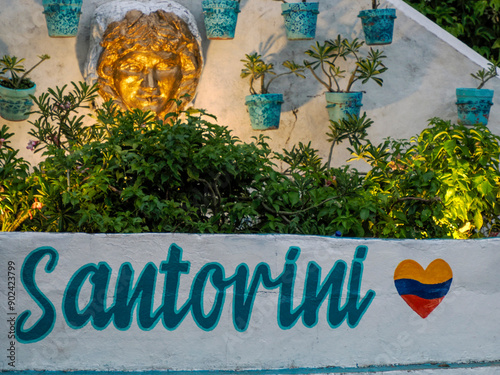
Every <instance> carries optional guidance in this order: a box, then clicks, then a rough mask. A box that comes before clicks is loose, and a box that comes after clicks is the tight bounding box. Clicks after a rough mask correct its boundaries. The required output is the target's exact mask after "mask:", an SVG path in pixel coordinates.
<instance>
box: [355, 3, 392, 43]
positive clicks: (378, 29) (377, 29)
mask: <svg viewBox="0 0 500 375" xmlns="http://www.w3.org/2000/svg"><path fill="white" fill-rule="evenodd" d="M379 5H380V1H379V0H372V9H366V10H362V11H361V12H359V14H358V17H359V18H361V24H362V25H363V31H364V33H365V41H366V44H368V45H369V46H371V45H383V44H391V43H392V36H393V33H394V20H395V19H396V9H393V8H379Z"/></svg>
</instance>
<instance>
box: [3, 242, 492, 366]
mask: <svg viewBox="0 0 500 375" xmlns="http://www.w3.org/2000/svg"><path fill="white" fill-rule="evenodd" d="M173 244H175V246H177V247H178V248H180V249H182V261H183V262H189V269H188V270H187V271H186V272H184V273H182V274H180V276H179V289H178V290H179V292H178V296H177V309H178V311H179V310H182V308H183V305H184V303H185V302H186V301H188V300H191V301H193V300H196V297H193V296H196V293H195V292H196V290H197V289H196V287H194V286H193V285H194V281H193V280H196V279H197V278H198V276H197V274H198V272H199V271H200V270H201V269H203V268H204V267H205V266H206V265H207V264H212V265H213V264H217V265H216V267H218V268H219V269H223V270H224V275H223V276H224V278H226V279H229V278H231V277H232V276H233V274H235V272H236V270H237V269H239V268H238V267H239V266H240V265H242V264H246V267H247V269H248V273H249V279H251V277H252V275H253V274H254V272H255V269H256V268H257V267H258V266H259V265H262V264H267V265H268V267H269V270H270V277H272V278H273V279H276V278H278V277H279V276H280V275H282V272H283V271H284V267H285V258H286V256H287V253H288V251H289V250H290V248H291V247H294V248H298V249H300V253H299V254H297V256H296V257H295V261H294V262H293V261H292V262H291V263H292V264H293V263H295V264H296V274H295V276H290V278H288V277H287V278H285V279H286V280H287V281H286V283H288V281H290V280H291V283H292V285H293V288H294V289H293V294H292V305H293V308H294V309H296V308H298V306H300V305H301V304H302V303H304V301H305V300H309V301H310V297H307V298H305V299H304V285H305V284H306V280H308V279H309V277H310V275H311V271H310V269H309V267H310V265H312V264H315V265H316V266H317V267H320V268H321V274H320V282H321V283H324V282H325V280H326V279H327V275H328V274H329V272H330V271H331V270H332V269H334V268H335V267H336V265H337V264H339V263H343V262H344V263H345V266H346V268H345V276H343V275H342V274H340V276H341V277H340V278H339V279H337V280H336V282H335V283H334V287H333V288H334V289H335V287H339V286H340V285H341V284H340V283H342V291H341V298H342V299H341V303H340V305H341V306H345V305H344V304H345V303H346V298H347V293H348V290H350V289H351V287H352V286H353V285H356V282H355V278H353V277H352V275H355V272H354V271H353V269H354V266H353V258H354V257H355V254H356V251H357V249H360V247H363V246H364V247H366V248H367V252H366V257H365V259H364V260H360V264H362V267H363V270H362V273H358V275H359V283H360V284H359V285H360V287H359V293H358V294H357V295H355V298H356V299H357V300H358V303H357V308H359V309H360V310H361V312H362V315H360V316H359V317H358V318H357V319H355V321H351V322H350V324H348V321H347V320H344V321H342V322H341V323H340V324H339V325H338V326H335V325H333V326H332V324H330V323H331V321H330V322H329V318H328V311H330V308H331V309H332V311H335V310H336V309H337V307H336V306H337V305H336V301H335V299H334V300H333V301H332V306H329V305H328V301H329V298H330V297H329V296H328V297H327V298H326V299H325V301H324V302H323V303H322V304H321V305H320V308H319V310H318V314H317V321H316V324H312V325H311V326H310V327H309V326H307V325H306V323H305V321H304V320H302V318H299V319H298V321H297V322H296V323H295V324H294V325H291V326H288V327H283V326H280V325H279V316H280V311H281V310H283V311H285V310H286V306H284V305H283V304H282V303H281V302H280V301H281V300H280V296H282V295H285V294H286V293H285V291H284V290H285V289H281V287H279V288H275V289H273V288H267V289H266V288H264V286H263V285H262V284H260V285H259V287H258V289H257V293H256V297H255V301H254V304H253V305H252V307H251V308H250V311H251V315H250V318H249V320H248V327H247V329H245V330H243V331H238V330H237V329H236V328H235V324H234V318H233V312H234V307H233V297H234V296H235V294H237V293H236V291H235V289H234V286H233V285H230V286H228V287H227V288H225V289H224V291H225V299H224V301H223V304H222V309H221V310H220V311H221V314H220V319H219V320H218V321H217V323H216V324H214V325H212V326H211V327H210V328H207V327H205V329H202V327H201V326H200V325H199V324H197V323H196V322H195V314H194V313H193V311H194V308H190V311H189V312H188V313H187V315H186V317H185V319H184V320H182V322H180V324H179V325H178V326H177V327H174V328H173V327H170V328H169V329H167V328H165V327H164V326H163V324H162V322H161V321H158V322H157V324H155V325H153V326H151V327H143V328H142V329H141V328H140V326H139V325H138V321H137V316H138V314H139V312H138V310H139V306H142V302H140V301H139V300H140V299H139V300H138V302H137V305H135V306H134V307H133V308H132V313H133V320H132V322H131V324H130V326H129V327H125V328H123V327H121V329H118V328H117V327H118V326H117V325H116V313H115V315H114V317H112V320H111V321H108V323H109V324H107V325H106V326H105V327H104V328H103V327H98V326H96V325H94V323H95V322H82V323H79V324H80V326H74V325H73V326H71V325H70V319H69V318H68V316H69V315H70V314H69V313H68V311H69V310H68V309H67V308H66V307H65V306H66V302H67V301H68V300H70V297H68V296H69V294H70V293H69V292H70V291H75V290H77V291H78V293H79V297H78V298H77V300H78V308H79V310H80V313H82V314H83V313H84V312H87V311H90V312H91V313H96V314H97V315H96V316H98V315H99V314H101V313H102V308H101V309H99V308H98V306H97V305H95V304H94V305H91V306H90V307H89V305H88V303H89V300H90V298H91V296H93V298H94V302H99V301H104V303H105V306H106V307H105V308H104V309H105V310H106V309H109V308H111V307H112V306H114V304H115V303H116V302H117V301H118V300H119V298H118V297H116V298H115V293H116V291H118V293H121V292H123V291H124V290H125V291H128V288H126V287H124V285H123V284H120V285H121V286H117V284H118V283H117V278H118V273H119V270H120V267H124V266H129V267H131V268H133V270H134V274H133V275H132V285H133V286H135V285H136V284H135V283H136V282H137V280H138V279H139V278H140V277H141V275H142V272H143V270H144V269H145V268H146V267H153V271H154V272H153V274H154V275H155V276H156V280H155V287H156V289H155V291H154V294H153V301H154V302H153V310H155V311H156V309H158V308H159V307H160V306H161V305H162V304H164V302H163V301H164V299H163V298H165V295H166V294H169V293H172V292H175V289H172V288H165V283H166V278H167V276H166V272H165V271H163V272H159V271H158V270H161V269H162V262H165V261H166V260H167V259H170V256H171V255H172V254H173V250H172V249H173V247H172V246H173ZM499 246H500V239H497V238H493V239H484V240H467V241H456V240H427V241H426V240H424V241H418V240H405V241H394V240H374V239H344V238H329V237H319V236H292V235H193V234H142V235H105V234H98V235H90V234H43V233H1V234H0V265H1V267H0V280H1V282H2V283H3V287H2V288H0V318H1V319H2V321H3V323H2V324H1V325H0V329H1V330H0V348H1V350H2V352H3V354H2V356H0V370H14V368H13V367H12V366H10V364H9V363H10V362H11V361H12V359H11V358H9V357H7V356H6V355H5V354H6V353H11V351H12V349H11V350H10V351H9V349H10V348H11V347H12V346H13V347H14V349H13V350H14V361H15V363H14V364H15V366H16V367H15V370H48V371H66V370H94V371H113V370H115V371H116V370H126V371H149V370H173V371H182V370H184V371H194V370H200V371H216V370H225V371H236V370H240V371H244V370H251V369H256V370H261V369H274V370H275V371H276V372H275V373H276V374H292V373H295V374H305V373H338V372H342V371H345V372H346V373H348V372H354V370H355V369H356V368H358V367H359V368H364V370H360V371H361V372H370V373H373V371H374V370H378V371H377V372H378V373H380V374H385V373H388V374H389V373H390V374H395V375H396V374H397V375H399V374H403V373H408V372H406V371H414V374H419V375H420V374H421V375H425V374H442V373H444V374H453V375H456V374H478V375H479V374H480V375H484V374H496V373H499V372H500V367H499V366H500V357H499V352H498V348H499V345H500V338H499V335H498V334H499V332H500V315H499V314H498V311H499V309H500V292H499V289H498V285H499V283H500V274H499V273H498V269H499V267H500V253H499V252H498V248H499ZM42 248H43V249H47V248H49V249H51V250H50V251H52V257H51V256H50V255H49V254H48V253H47V254H45V255H44V256H43V257H41V260H40V262H39V263H36V262H35V263H32V261H33V259H34V258H33V256H34V254H38V251H41V250H40V249H42ZM44 251H45V250H44ZM408 259H412V260H414V261H416V262H417V263H419V264H420V265H421V267H422V268H423V269H426V268H427V267H428V265H429V264H430V263H431V262H433V261H434V260H436V259H442V260H444V261H445V262H446V263H447V264H448V265H449V267H450V268H451V271H452V283H451V287H450V288H449V290H448V292H447V293H446V294H445V296H444V299H443V300H442V301H441V303H440V304H439V305H438V306H437V307H436V308H435V310H433V311H432V312H431V313H430V315H428V316H427V317H426V318H421V317H420V316H419V315H417V314H416V313H415V311H413V310H412V309H411V308H410V307H409V305H407V304H406V303H405V301H404V300H403V299H402V297H401V296H400V293H398V290H397V289H396V286H395V281H394V278H395V276H394V274H395V270H396V268H397V267H399V266H400V264H402V262H405V261H407V260H408ZM49 261H53V262H54V263H53V264H50V263H49ZM337 262H338V263H337ZM30 264H31V266H33V267H32V268H31V271H30V267H29V265H30ZM9 266H11V267H12V269H10V270H9V269H8V267H9ZM85 266H91V267H92V266H93V267H101V268H102V269H109V270H110V276H109V279H107V278H106V277H103V278H101V279H100V281H99V280H97V279H96V278H95V276H96V275H98V274H100V273H96V272H90V273H88V274H86V276H88V277H90V279H89V278H88V277H86V278H83V279H82V280H81V282H78V283H76V284H73V285H72V286H70V285H71V283H74V282H75V280H76V279H77V278H76V275H77V273H78V271H79V270H82V268H83V267H85ZM33 270H34V272H33ZM9 271H10V272H11V273H10V274H9V273H8V272H9ZM334 272H335V271H334ZM211 275H212V274H211ZM425 275H427V276H425V277H428V279H427V281H424V279H422V278H421V279H420V280H421V281H424V282H425V283H430V280H431V279H430V277H431V276H434V277H438V278H439V277H441V276H443V274H441V273H440V272H438V271H435V272H431V271H430V270H428V271H427V273H426V274H425ZM429 275H430V276H429ZM30 276H33V280H34V282H33V281H30ZM9 277H11V278H10V279H9ZM91 280H92V281H91ZM214 280H215V279H214V276H211V277H208V279H207V281H206V285H205V289H204V292H203V293H204V294H203V301H204V312H205V314H207V315H208V314H209V313H210V309H211V306H212V305H213V304H214V300H215V299H216V294H215V290H216V289H215V287H214V285H217V281H215V282H214ZM8 282H10V283H8ZM103 282H105V283H108V282H109V285H108V289H107V291H106V290H105V289H104V288H103V287H98V286H96V287H92V283H94V284H96V285H101V286H102V285H103V284H102V283H103ZM438 282H439V281H438ZM214 283H215V284H214ZM34 284H36V288H38V290H39V292H40V293H42V294H43V296H45V297H43V298H42V297H40V296H39V294H38V292H37V290H36V289H35V288H34ZM250 284H251V282H250V281H248V283H247V286H249V285H250ZM284 284H285V282H283V283H282V284H281V285H282V287H283V288H284V286H283V285H284ZM169 285H170V284H169ZM7 286H9V288H7ZM353 290H354V289H353ZM167 292H168V293H167ZM372 294H373V296H372V297H370V295H372ZM130 295H131V293H130ZM10 296H15V297H14V298H10ZM123 298H125V297H124V296H123V295H122V299H121V302H122V303H124V301H125V300H124V299H123ZM129 298H130V297H129ZM141 299H144V300H146V301H147V295H145V294H142V295H141ZM365 299H366V300H368V302H369V303H367V304H366V306H364V307H361V306H362V305H363V304H364V303H366V302H364V301H365ZM47 300H48V301H50V303H51V304H52V306H53V311H54V312H55V316H54V319H52V320H50V319H49V323H47V325H45V328H46V330H45V335H44V336H42V337H37V338H34V339H33V342H24V343H23V342H20V341H22V340H18V341H15V342H14V343H12V340H13V339H12V338H8V335H9V333H10V328H9V327H10V325H9V319H10V318H11V317H16V318H17V319H20V317H21V316H22V315H25V314H26V312H27V311H29V312H30V313H31V315H30V316H29V317H28V319H27V320H26V321H25V323H24V324H23V326H22V328H23V329H24V330H25V331H31V330H32V329H33V327H34V326H35V325H37V324H38V322H39V320H44V319H45V318H42V312H43V311H45V312H48V310H49V308H48V307H47V305H48V303H47ZM8 301H14V302H13V304H10V305H9V304H8ZM42 306H43V307H42ZM89 309H90V310H89ZM122 310H123V309H122ZM63 312H64V313H63ZM349 316H350V315H348V318H349ZM6 323H7V324H6ZM50 323H53V324H52V325H51V324H50ZM17 329H19V327H18V328H17ZM17 332H18V333H19V330H18V331H17ZM39 332H42V331H39ZM18 338H19V336H18ZM25 341H26V340H25ZM27 341H29V340H27ZM443 365H444V366H443ZM367 366H372V367H371V368H368V367H367ZM473 368H474V369H473ZM396 370H397V371H396ZM393 371H395V372H393ZM356 372H357V371H356ZM267 373H269V372H267Z"/></svg>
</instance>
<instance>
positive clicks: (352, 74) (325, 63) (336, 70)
mask: <svg viewBox="0 0 500 375" xmlns="http://www.w3.org/2000/svg"><path fill="white" fill-rule="evenodd" d="M363 45H364V42H363V41H359V40H358V39H357V38H355V39H353V40H352V41H350V40H348V39H347V38H342V36H341V35H338V36H337V39H332V40H327V41H325V42H324V43H323V44H320V43H319V42H316V44H314V45H312V46H311V47H310V49H308V50H307V51H306V52H305V53H306V55H307V56H309V57H310V58H311V59H312V61H309V60H305V61H304V65H305V66H306V67H307V68H308V69H309V70H310V71H311V73H312V75H313V76H314V78H316V79H317V80H318V82H320V83H321V84H322V85H323V86H324V87H325V88H326V89H327V90H328V91H329V92H351V89H352V86H353V84H354V83H355V82H357V81H361V83H362V84H365V83H367V82H368V81H369V80H373V81H374V82H375V83H377V84H378V85H379V86H382V84H383V80H382V79H381V78H380V77H379V75H380V74H382V73H384V72H385V71H386V70H387V67H386V66H385V65H384V64H383V62H382V60H383V59H384V58H386V56H385V55H384V53H383V51H379V50H374V49H373V48H370V50H369V51H368V53H367V55H366V57H363V56H362V55H361V53H360V50H361V47H363ZM341 61H349V63H350V64H352V65H351V66H352V68H350V69H349V71H347V72H346V70H342V68H341V67H340V65H339V64H340V63H341ZM345 73H347V77H348V82H347V85H346V86H345V89H344V90H342V89H341V88H340V84H339V80H340V79H342V78H345V77H346V76H345Z"/></svg>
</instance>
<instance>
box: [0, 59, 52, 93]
mask: <svg viewBox="0 0 500 375" xmlns="http://www.w3.org/2000/svg"><path fill="white" fill-rule="evenodd" d="M38 57H39V59H40V61H38V62H37V63H36V64H35V65H34V66H33V67H31V68H30V69H28V70H26V69H25V68H24V65H23V64H22V63H23V62H24V59H18V58H17V57H16V56H9V55H4V56H3V57H2V59H0V74H2V75H3V76H2V77H0V85H2V86H4V87H7V88H10V89H28V88H30V87H33V86H34V85H35V84H34V83H33V82H32V81H31V80H30V79H29V77H28V74H30V73H31V72H32V71H33V69H35V68H36V67H37V66H38V65H40V64H41V63H42V62H44V61H45V60H48V59H50V56H49V55H41V56H38ZM5 73H9V75H8V76H5V75H4V74H5Z"/></svg>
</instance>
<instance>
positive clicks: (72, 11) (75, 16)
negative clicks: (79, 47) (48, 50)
mask: <svg viewBox="0 0 500 375" xmlns="http://www.w3.org/2000/svg"><path fill="white" fill-rule="evenodd" d="M43 9H44V11H43V13H44V14H45V20H46V22H47V29H48V30H49V36H50V37H53V38H67V37H74V36H76V34H77V33H78V24H79V23H80V14H81V13H82V11H81V10H82V0H43Z"/></svg>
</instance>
